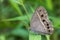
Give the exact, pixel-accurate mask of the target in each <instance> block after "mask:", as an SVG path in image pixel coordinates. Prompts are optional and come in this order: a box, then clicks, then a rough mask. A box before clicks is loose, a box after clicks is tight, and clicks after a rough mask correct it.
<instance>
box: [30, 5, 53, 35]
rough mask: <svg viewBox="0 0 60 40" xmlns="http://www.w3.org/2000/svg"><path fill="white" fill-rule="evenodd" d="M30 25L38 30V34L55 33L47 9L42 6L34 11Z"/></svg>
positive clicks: (34, 29) (33, 29)
mask: <svg viewBox="0 0 60 40" xmlns="http://www.w3.org/2000/svg"><path fill="white" fill-rule="evenodd" d="M30 26H31V27H30V29H31V31H33V32H37V33H38V34H52V33H53V27H52V24H51V22H50V20H49V19H48V14H47V11H46V9H45V8H44V7H42V6H40V7H39V8H37V9H36V11H35V12H34V14H33V16H32V18H31V23H30Z"/></svg>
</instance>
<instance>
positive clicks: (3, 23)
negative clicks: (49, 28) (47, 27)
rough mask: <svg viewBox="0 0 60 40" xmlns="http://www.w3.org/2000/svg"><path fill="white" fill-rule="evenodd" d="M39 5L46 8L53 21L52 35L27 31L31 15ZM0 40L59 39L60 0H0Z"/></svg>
mask: <svg viewBox="0 0 60 40" xmlns="http://www.w3.org/2000/svg"><path fill="white" fill-rule="evenodd" d="M39 6H43V7H45V8H46V10H47V12H48V15H49V19H50V20H51V21H52V23H53V26H54V33H53V34H52V35H35V34H32V33H30V32H29V27H30V19H31V16H32V14H33V13H34V11H35V9H36V8H37V7H39ZM0 40H60V0H0Z"/></svg>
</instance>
